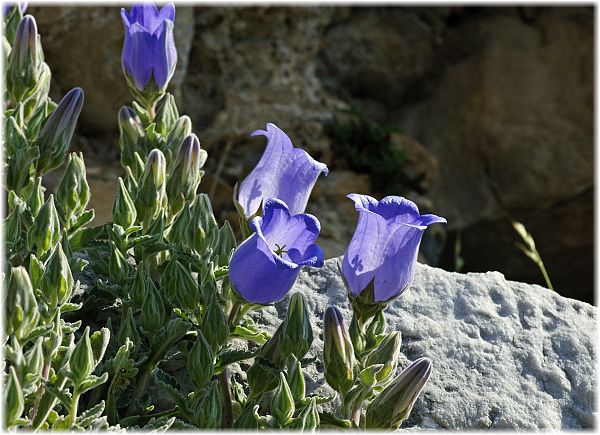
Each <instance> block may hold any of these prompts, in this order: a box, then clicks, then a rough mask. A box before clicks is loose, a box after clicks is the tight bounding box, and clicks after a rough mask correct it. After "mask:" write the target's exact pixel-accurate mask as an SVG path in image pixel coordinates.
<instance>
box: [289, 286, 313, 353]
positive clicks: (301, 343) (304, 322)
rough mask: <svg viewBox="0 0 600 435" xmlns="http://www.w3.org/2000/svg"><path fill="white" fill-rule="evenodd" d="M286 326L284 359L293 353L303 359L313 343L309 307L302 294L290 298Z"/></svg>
mask: <svg viewBox="0 0 600 435" xmlns="http://www.w3.org/2000/svg"><path fill="white" fill-rule="evenodd" d="M284 325H285V326H284V327H283V338H282V341H281V352H282V355H283V358H284V359H285V358H287V357H288V356H289V355H291V354H292V353H293V354H294V355H295V356H296V358H298V359H302V358H303V357H304V355H306V352H308V349H309V348H310V345H311V344H312V341H313V331H312V326H311V324H310V315H309V310H308V305H307V304H306V300H305V299H304V296H303V295H302V293H300V292H296V293H294V294H293V295H292V297H291V298H290V305H289V307H288V311H287V314H286V317H285V323H284Z"/></svg>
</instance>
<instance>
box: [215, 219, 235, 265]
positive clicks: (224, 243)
mask: <svg viewBox="0 0 600 435" xmlns="http://www.w3.org/2000/svg"><path fill="white" fill-rule="evenodd" d="M235 248H237V242H236V240H235V233H234V232H233V228H231V224H230V223H229V221H225V222H224V223H223V225H222V226H221V228H220V229H219V238H218V245H217V247H216V249H215V253H216V254H217V255H218V256H219V259H218V264H219V266H221V267H224V266H227V265H229V261H230V259H231V255H232V254H233V251H235Z"/></svg>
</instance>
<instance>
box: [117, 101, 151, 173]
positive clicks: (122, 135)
mask: <svg viewBox="0 0 600 435" xmlns="http://www.w3.org/2000/svg"><path fill="white" fill-rule="evenodd" d="M118 123H119V148H120V149H121V164H122V165H123V167H125V166H131V164H132V163H133V153H134V152H136V151H141V150H142V149H143V144H142V140H143V138H144V136H145V132H144V127H143V126H142V122H141V121H140V118H139V117H138V116H137V113H135V111H134V110H133V109H132V108H131V107H129V106H123V107H121V108H120V109H119V115H118Z"/></svg>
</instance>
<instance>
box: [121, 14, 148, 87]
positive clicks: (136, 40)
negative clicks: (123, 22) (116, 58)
mask: <svg viewBox="0 0 600 435" xmlns="http://www.w3.org/2000/svg"><path fill="white" fill-rule="evenodd" d="M153 46H154V44H153V38H152V35H150V34H149V33H148V32H146V30H145V29H144V28H143V27H142V26H141V25H140V24H138V23H136V22H134V23H133V24H132V25H131V26H129V28H126V30H125V42H124V44H123V53H122V56H121V62H122V64H123V69H124V70H125V71H126V72H127V73H128V74H129V75H130V77H131V78H132V79H133V81H134V84H135V86H136V88H138V89H140V90H142V89H144V86H146V84H147V83H148V81H149V80H150V77H151V76H152V60H153V59H152V58H153V51H154V49H153Z"/></svg>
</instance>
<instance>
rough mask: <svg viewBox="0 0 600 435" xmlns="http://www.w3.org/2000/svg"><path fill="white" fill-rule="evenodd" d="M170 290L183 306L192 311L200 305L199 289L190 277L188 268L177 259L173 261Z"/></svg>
mask: <svg viewBox="0 0 600 435" xmlns="http://www.w3.org/2000/svg"><path fill="white" fill-rule="evenodd" d="M170 285H171V287H172V290H173V289H174V290H175V294H176V297H177V300H178V301H179V303H180V304H181V306H182V307H183V308H185V309H186V310H189V311H194V310H195V309H197V308H198V306H199V305H200V296H201V295H200V289H199V288H198V284H197V283H196V281H195V280H194V278H193V277H192V273H191V272H190V270H189V269H188V268H186V267H184V266H183V264H181V263H180V262H179V261H175V264H174V270H173V275H172V280H171V284H170Z"/></svg>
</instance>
